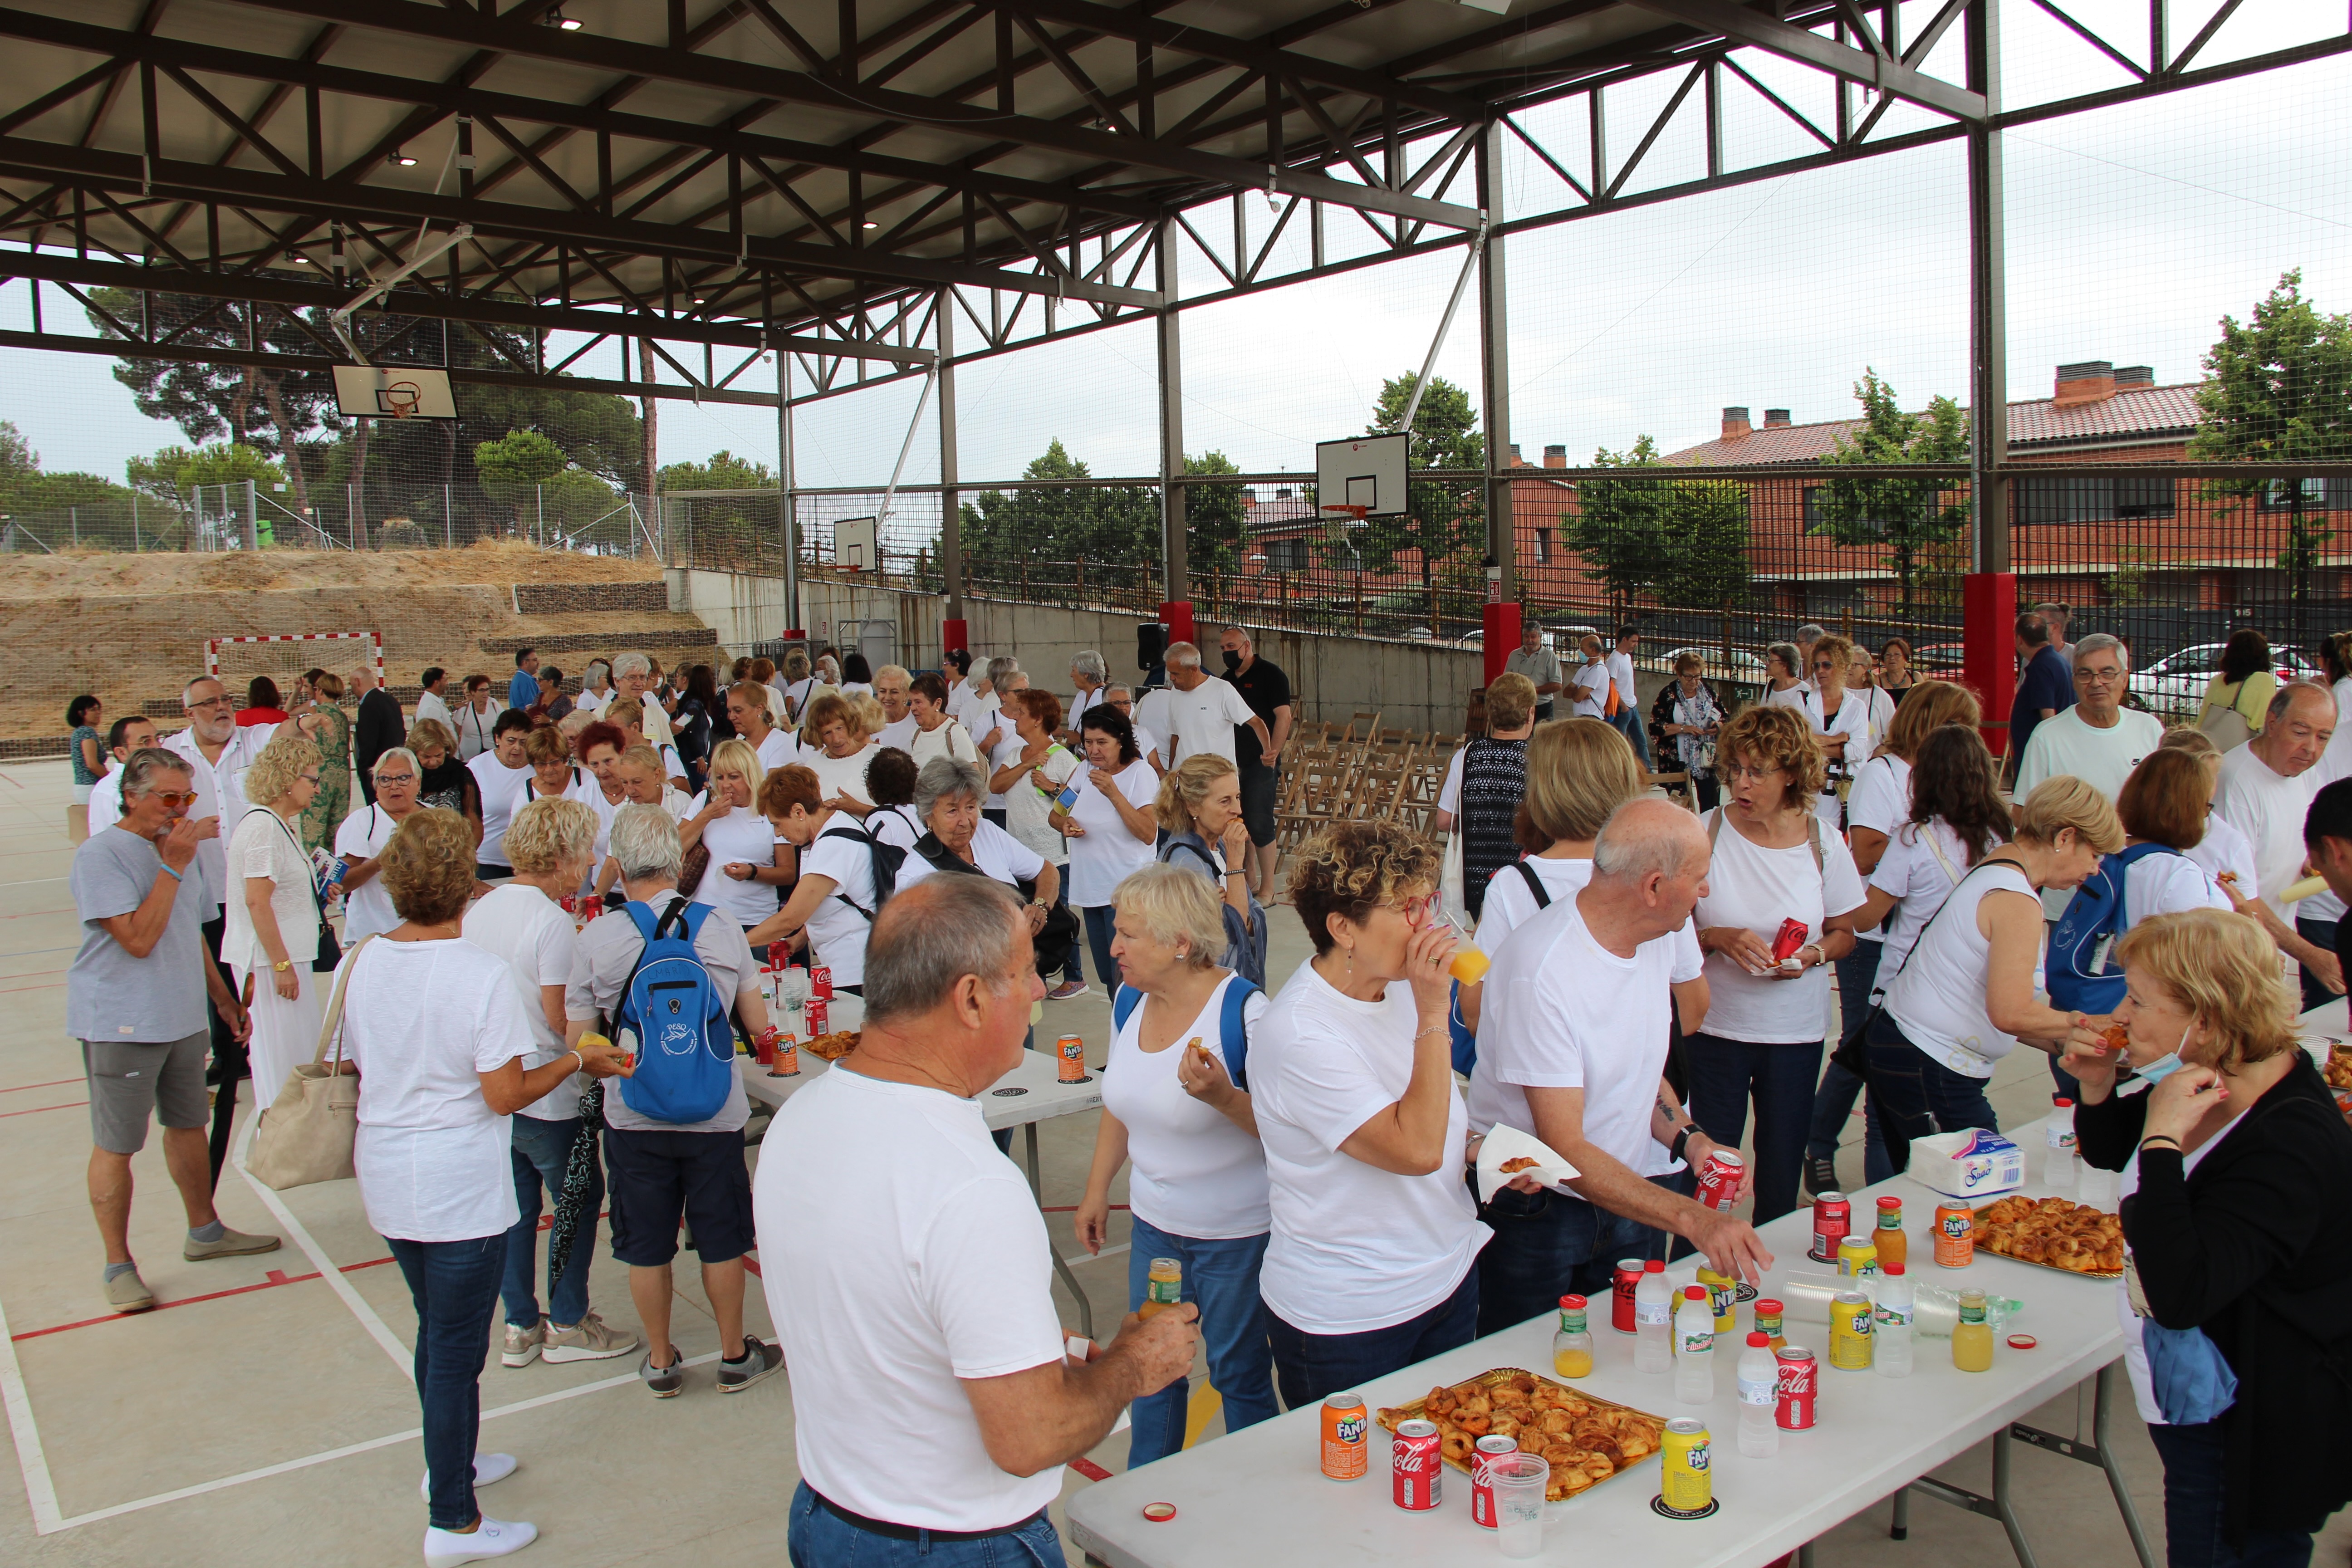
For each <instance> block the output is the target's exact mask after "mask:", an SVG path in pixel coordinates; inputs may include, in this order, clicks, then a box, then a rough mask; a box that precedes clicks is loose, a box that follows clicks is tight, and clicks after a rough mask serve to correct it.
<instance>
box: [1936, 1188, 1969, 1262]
mask: <svg viewBox="0 0 2352 1568" xmlns="http://www.w3.org/2000/svg"><path fill="white" fill-rule="evenodd" d="M1976 1256H1977V1212H1976V1210H1974V1209H1972V1208H1970V1207H1969V1205H1966V1204H1948V1203H1947V1204H1937V1205H1936V1261H1937V1263H1938V1264H1939V1265H1941V1266H1942V1267H1944V1268H1967V1267H1968V1266H1969V1264H1971V1263H1973V1262H1975V1261H1976Z"/></svg>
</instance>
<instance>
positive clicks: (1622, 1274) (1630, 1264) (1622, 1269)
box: [1609, 1258, 1642, 1334]
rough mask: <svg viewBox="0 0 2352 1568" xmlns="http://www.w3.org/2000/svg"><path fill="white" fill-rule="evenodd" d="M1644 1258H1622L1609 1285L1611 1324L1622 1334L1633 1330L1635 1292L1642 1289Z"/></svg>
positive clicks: (1618, 1261)
mask: <svg viewBox="0 0 2352 1568" xmlns="http://www.w3.org/2000/svg"><path fill="white" fill-rule="evenodd" d="M1641 1285H1642V1260H1641V1259H1640V1258H1619V1259H1618V1260H1617V1272H1616V1274H1615V1276H1614V1277H1613V1278H1612V1279H1611V1281H1610V1285H1609V1326H1610V1327H1611V1328H1612V1329H1615V1330H1616V1331H1618V1332H1619V1333H1621V1334H1630V1333H1632V1332H1633V1292H1634V1291H1635V1290H1637V1289H1641Z"/></svg>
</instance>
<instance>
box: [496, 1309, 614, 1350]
mask: <svg viewBox="0 0 2352 1568" xmlns="http://www.w3.org/2000/svg"><path fill="white" fill-rule="evenodd" d="M546 1330H547V1343H546V1349H545V1350H544V1351H543V1352H541V1353H542V1354H544V1355H545V1356H546V1357H547V1359H548V1360H549V1361H551V1362H566V1361H610V1360H612V1359H613V1357H614V1356H616V1355H626V1354H628V1353H629V1352H631V1351H633V1350H635V1349H636V1348H637V1345H638V1340H637V1336H636V1335H635V1334H632V1333H625V1332H623V1331H621V1330H619V1329H615V1328H614V1327H612V1326H611V1325H609V1324H607V1323H606V1322H605V1321H604V1319H602V1318H600V1317H598V1316H597V1315H596V1314H595V1313H593V1312H588V1313H583V1315H582V1317H581V1319H580V1321H578V1322H576V1323H574V1324H572V1327H570V1328H568V1329H564V1328H558V1327H557V1326H556V1325H555V1324H554V1323H553V1322H550V1323H548V1324H547V1325H546ZM511 1332H512V1331H511V1330H509V1333H511Z"/></svg>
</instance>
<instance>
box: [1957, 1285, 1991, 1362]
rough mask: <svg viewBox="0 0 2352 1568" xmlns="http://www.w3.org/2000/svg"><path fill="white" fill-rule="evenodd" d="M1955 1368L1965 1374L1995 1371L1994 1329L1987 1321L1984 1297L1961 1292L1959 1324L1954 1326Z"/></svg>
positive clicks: (1964, 1291) (1975, 1291)
mask: <svg viewBox="0 0 2352 1568" xmlns="http://www.w3.org/2000/svg"><path fill="white" fill-rule="evenodd" d="M1952 1364H1953V1365H1954V1366H1956V1367H1958V1368H1959V1369H1960V1370H1961V1371H1962V1372H1990V1371H1991V1370H1992V1325H1991V1324H1990V1323H1989V1322H1987V1321H1985V1293H1984V1292H1983V1291H1981V1290H1978V1289H1968V1290H1963V1291H1961V1292H1960V1321H1958V1323H1955V1324H1954V1325H1953V1326H1952Z"/></svg>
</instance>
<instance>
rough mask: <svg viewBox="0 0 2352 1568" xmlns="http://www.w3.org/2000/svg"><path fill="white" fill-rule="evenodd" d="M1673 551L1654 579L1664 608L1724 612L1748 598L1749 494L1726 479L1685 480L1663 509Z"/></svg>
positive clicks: (1676, 486) (1749, 570)
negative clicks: (1702, 609) (1703, 608)
mask: <svg viewBox="0 0 2352 1568" xmlns="http://www.w3.org/2000/svg"><path fill="white" fill-rule="evenodd" d="M1665 536H1666V539H1667V541H1668V542H1669V543H1670V544H1671V546H1672V548H1670V549H1668V550H1667V552H1666V557H1665V563H1664V566H1663V567H1661V568H1660V570H1659V573H1658V585H1657V592H1658V597H1659V598H1660V599H1662V600H1664V602H1665V603H1666V604H1669V605H1687V606H1690V607H1692V608H1698V607H1701V606H1704V607H1705V608H1707V609H1710V610H1712V609H1717V608H1721V609H1725V610H1729V609H1731V608H1733V607H1734V606H1736V605H1738V604H1739V602H1740V601H1741V600H1743V599H1745V598H1746V597H1747V596H1748V582H1749V579H1750V575H1751V569H1750V567H1749V565H1748V491H1747V489H1746V488H1745V487H1744V486H1742V485H1739V484H1738V483H1736V482H1734V481H1732V480H1729V479H1684V480H1682V481H1680V482H1678V483H1677V484H1676V485H1675V487H1674V494H1673V497H1672V499H1671V500H1669V501H1668V503H1667V508H1666V530H1665Z"/></svg>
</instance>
